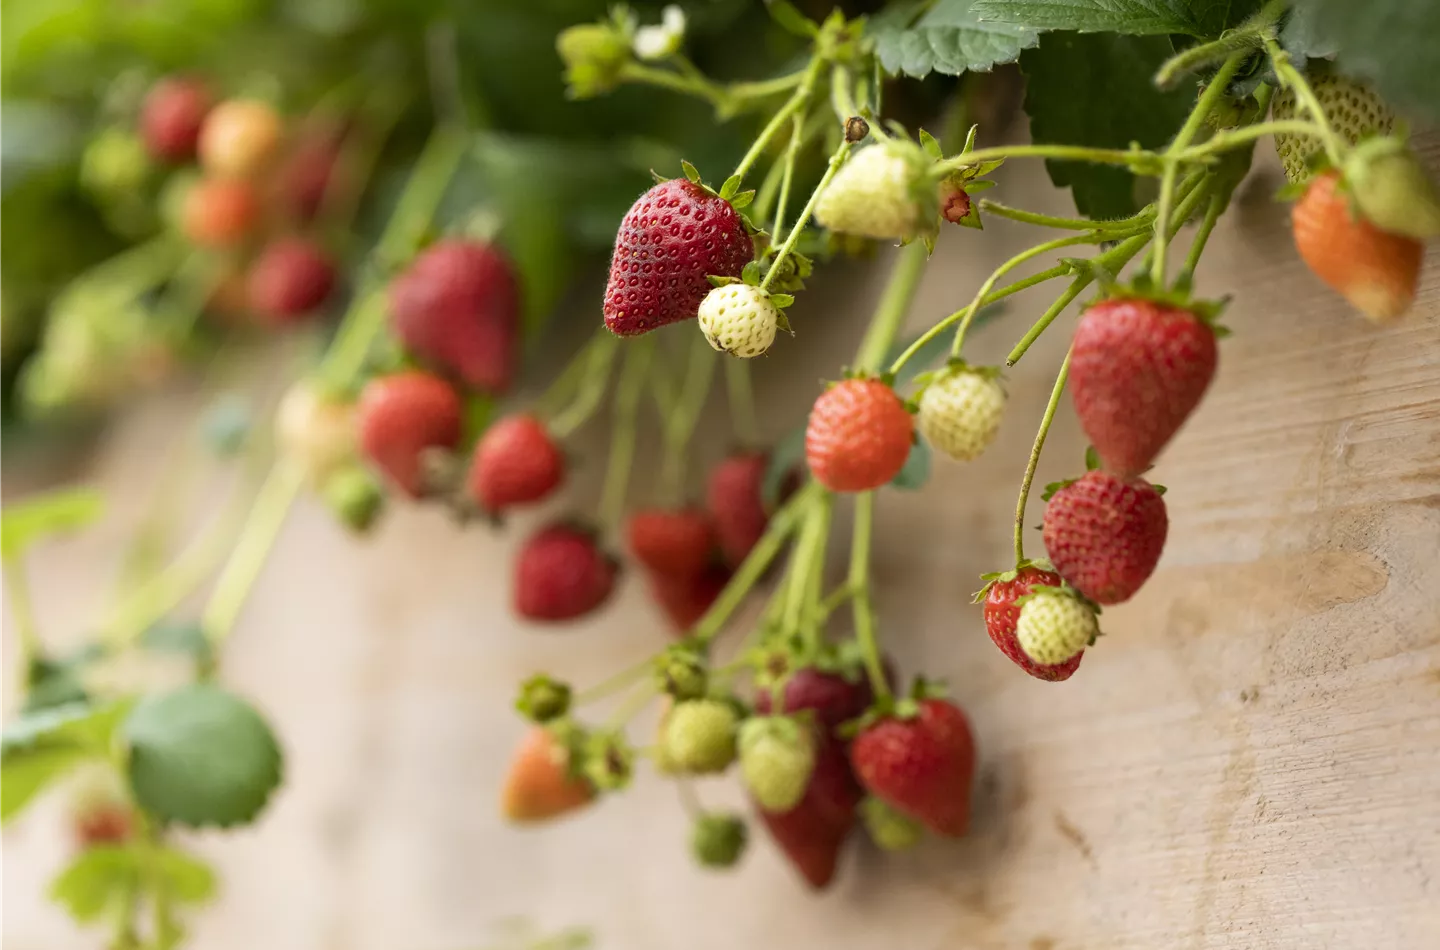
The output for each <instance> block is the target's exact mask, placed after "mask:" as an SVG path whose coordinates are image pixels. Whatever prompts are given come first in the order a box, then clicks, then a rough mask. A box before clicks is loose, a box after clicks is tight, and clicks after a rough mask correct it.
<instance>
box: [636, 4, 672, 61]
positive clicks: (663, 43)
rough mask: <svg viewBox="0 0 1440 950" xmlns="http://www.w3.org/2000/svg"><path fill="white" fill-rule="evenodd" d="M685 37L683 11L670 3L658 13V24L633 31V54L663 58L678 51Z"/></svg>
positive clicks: (644, 57) (649, 57)
mask: <svg viewBox="0 0 1440 950" xmlns="http://www.w3.org/2000/svg"><path fill="white" fill-rule="evenodd" d="M684 39H685V11H684V10H681V9H680V8H679V7H677V6H675V5H674V4H671V5H670V6H668V7H666V8H665V9H664V11H663V12H662V13H661V14H660V24H659V25H658V26H642V27H640V29H638V30H636V31H635V43H634V47H635V55H636V56H638V57H640V58H641V59H664V58H665V57H667V56H671V55H673V54H675V53H677V52H679V51H680V43H681V41H683V40H684Z"/></svg>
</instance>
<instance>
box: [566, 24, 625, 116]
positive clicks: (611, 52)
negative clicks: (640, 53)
mask: <svg viewBox="0 0 1440 950" xmlns="http://www.w3.org/2000/svg"><path fill="white" fill-rule="evenodd" d="M555 50H556V52H558V53H559V54H560V59H561V60H563V61H564V63H565V84H566V85H567V86H568V87H569V90H570V95H572V96H574V97H575V98H576V99H588V98H590V97H592V96H598V95H602V94H604V93H607V92H609V91H610V90H611V89H614V88H615V87H616V86H617V85H619V84H620V73H621V71H622V70H623V69H624V68H625V66H626V65H627V64H628V63H629V62H630V38H629V37H628V36H626V35H625V34H624V33H623V32H621V31H620V30H619V29H617V28H616V27H615V26H614V25H613V24H610V23H581V24H579V25H577V26H572V27H570V28H569V29H566V30H563V31H561V33H560V35H559V36H558V37H557V38H556V40H555Z"/></svg>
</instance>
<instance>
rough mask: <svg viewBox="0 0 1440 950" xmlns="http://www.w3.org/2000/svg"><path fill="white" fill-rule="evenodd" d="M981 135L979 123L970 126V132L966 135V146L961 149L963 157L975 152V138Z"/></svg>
mask: <svg viewBox="0 0 1440 950" xmlns="http://www.w3.org/2000/svg"><path fill="white" fill-rule="evenodd" d="M979 134H980V125H979V124H978V123H976V124H974V125H972V126H970V131H968V132H966V133H965V145H964V147H962V148H961V149H960V154H961V155H968V154H970V153H971V152H973V151H975V136H976V135H979Z"/></svg>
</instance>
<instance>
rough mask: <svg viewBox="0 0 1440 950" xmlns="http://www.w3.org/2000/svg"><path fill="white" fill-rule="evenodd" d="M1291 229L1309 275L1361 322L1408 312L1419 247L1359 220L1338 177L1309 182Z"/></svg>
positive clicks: (1421, 253) (1384, 319) (1385, 319)
mask: <svg viewBox="0 0 1440 950" xmlns="http://www.w3.org/2000/svg"><path fill="white" fill-rule="evenodd" d="M1291 226H1292V227H1293V229H1294V232H1295V247H1296V248H1297V249H1298V250H1299V251H1300V257H1301V259H1303V260H1304V261H1305V263H1306V265H1307V266H1309V268H1310V270H1311V271H1312V272H1313V273H1314V274H1315V276H1316V277H1319V278H1320V279H1321V280H1323V281H1324V282H1325V283H1326V284H1329V285H1330V287H1331V288H1332V289H1334V290H1335V291H1336V292H1338V293H1339V294H1340V295H1341V296H1342V297H1344V298H1345V299H1346V300H1348V301H1350V303H1351V304H1352V305H1354V307H1355V308H1356V309H1357V310H1359V311H1360V312H1361V313H1363V314H1364V315H1365V316H1366V317H1368V318H1370V319H1371V320H1374V321H1375V322H1377V323H1388V322H1389V321H1391V320H1394V319H1396V318H1397V317H1399V316H1400V315H1401V314H1403V313H1404V312H1405V311H1406V310H1408V309H1409V307H1410V303H1411V301H1413V300H1414V299H1415V283H1416V281H1417V280H1418V278H1419V275H1420V260H1421V258H1422V257H1423V256H1424V253H1425V247H1424V245H1423V244H1421V243H1420V242H1419V241H1417V240H1415V239H1414V238H1408V237H1402V236H1401V235H1398V234H1391V233H1389V232H1386V231H1382V230H1380V229H1379V228H1377V227H1375V225H1373V224H1371V223H1370V222H1369V221H1366V220H1365V219H1364V218H1362V217H1360V216H1359V214H1358V213H1357V212H1356V211H1355V210H1354V209H1352V208H1351V206H1350V200H1349V196H1348V195H1347V194H1345V192H1344V190H1343V188H1342V185H1341V179H1340V174H1339V172H1336V171H1334V170H1333V169H1332V170H1330V171H1327V172H1323V173H1321V174H1319V175H1316V176H1315V179H1314V181H1312V182H1311V183H1310V187H1309V188H1307V189H1306V191H1305V194H1304V196H1302V197H1301V198H1300V200H1299V201H1297V202H1296V203H1295V208H1294V210H1293V211H1292V212H1291Z"/></svg>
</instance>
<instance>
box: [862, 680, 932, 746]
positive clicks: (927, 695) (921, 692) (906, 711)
mask: <svg viewBox="0 0 1440 950" xmlns="http://www.w3.org/2000/svg"><path fill="white" fill-rule="evenodd" d="M945 695H946V690H945V684H944V683H943V682H942V681H940V680H932V679H926V678H925V677H924V676H917V677H915V680H914V682H912V683H911V684H910V689H909V691H908V692H907V693H905V694H904V695H903V696H884V697H877V698H876V699H875V701H874V702H872V703H871V704H870V708H868V709H866V710H865V712H863V713H861V714H860V715H859V716H858V717H856V718H854V719H851V720H849V721H848V722H843V723H841V724H840V726H839V728H838V729H837V730H836V733H837V734H838V735H839V736H840V737H841V738H843V739H853V738H855V737H856V736H858V735H859V734H860V733H862V732H864V731H865V730H867V729H869V728H870V727H871V726H874V725H875V724H876V723H879V722H883V721H885V720H886V719H902V720H904V719H914V718H915V717H916V716H919V715H920V704H921V703H922V702H923V701H925V700H927V699H940V698H942V697H944V696H945Z"/></svg>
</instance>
